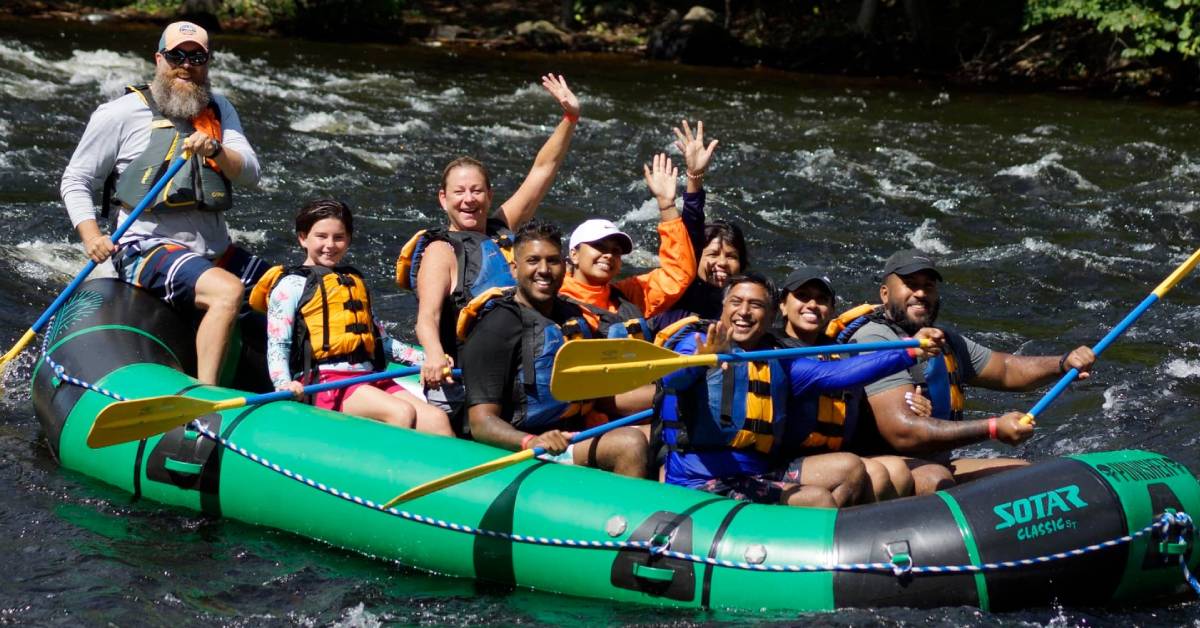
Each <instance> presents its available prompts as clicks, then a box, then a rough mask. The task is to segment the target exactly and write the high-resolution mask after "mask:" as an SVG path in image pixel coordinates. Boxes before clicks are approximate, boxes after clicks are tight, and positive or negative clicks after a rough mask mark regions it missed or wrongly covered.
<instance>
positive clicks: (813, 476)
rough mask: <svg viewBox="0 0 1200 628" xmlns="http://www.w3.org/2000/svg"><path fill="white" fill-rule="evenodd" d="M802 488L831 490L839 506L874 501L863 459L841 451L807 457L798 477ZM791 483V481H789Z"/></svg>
mask: <svg viewBox="0 0 1200 628" xmlns="http://www.w3.org/2000/svg"><path fill="white" fill-rule="evenodd" d="M796 479H798V480H799V482H798V483H799V484H800V485H802V486H805V487H807V486H816V487H818V488H823V489H825V490H826V491H829V493H830V494H831V495H833V499H834V501H836V502H837V505H838V507H839V508H840V507H842V506H852V505H854V504H861V503H865V502H869V501H873V499H871V498H870V497H868V496H869V495H870V491H871V486H870V482H869V481H868V478H867V470H866V468H865V467H864V466H863V461H862V458H859V457H858V456H856V455H854V454H850V453H845V452H839V453H832V454H818V455H815V456H805V457H804V458H803V462H802V463H801V467H800V476H799V478H796ZM788 480H789V481H791V480H792V478H788Z"/></svg>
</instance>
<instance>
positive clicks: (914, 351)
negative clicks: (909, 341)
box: [905, 347, 917, 360]
mask: <svg viewBox="0 0 1200 628" xmlns="http://www.w3.org/2000/svg"><path fill="white" fill-rule="evenodd" d="M905 351H907V352H908V357H910V358H912V359H914V360H915V359H917V349H916V347H909V348H907V349H905Z"/></svg>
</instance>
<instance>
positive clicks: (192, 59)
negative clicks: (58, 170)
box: [159, 48, 209, 66]
mask: <svg viewBox="0 0 1200 628" xmlns="http://www.w3.org/2000/svg"><path fill="white" fill-rule="evenodd" d="M159 54H161V55H162V56H163V58H164V59H166V60H167V63H170V64H171V65H182V64H183V61H184V60H185V59H186V60H187V62H188V63H190V64H192V65H197V66H198V65H204V64H206V63H208V59H209V56H208V53H207V52H204V51H203V50H196V51H194V52H184V51H182V50H179V49H178V48H176V49H175V50H166V51H163V52H160V53H159Z"/></svg>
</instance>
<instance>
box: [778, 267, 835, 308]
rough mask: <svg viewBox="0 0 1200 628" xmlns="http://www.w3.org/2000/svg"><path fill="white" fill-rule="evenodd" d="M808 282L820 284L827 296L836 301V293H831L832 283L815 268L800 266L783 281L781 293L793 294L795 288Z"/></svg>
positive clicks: (827, 276) (824, 274)
mask: <svg viewBox="0 0 1200 628" xmlns="http://www.w3.org/2000/svg"><path fill="white" fill-rule="evenodd" d="M810 281H818V282H820V283H821V285H822V286H824V287H825V289H826V290H828V291H829V296H831V297H833V299H834V300H836V299H837V293H836V292H834V291H833V282H832V281H830V280H829V275H828V274H827V273H826V272H825V271H824V270H822V269H820V268H817V267H815V266H801V267H800V268H797V269H796V270H793V271H792V272H791V274H789V275H788V276H787V279H785V280H784V281H783V291H784V293H788V292H795V291H796V289H797V288H799V287H800V286H803V285H804V284H806V283H808V282H810Z"/></svg>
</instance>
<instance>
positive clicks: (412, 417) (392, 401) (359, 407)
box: [342, 386, 417, 429]
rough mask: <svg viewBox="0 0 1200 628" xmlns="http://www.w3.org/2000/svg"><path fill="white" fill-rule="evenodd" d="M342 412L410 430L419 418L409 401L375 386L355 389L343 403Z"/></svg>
mask: <svg viewBox="0 0 1200 628" xmlns="http://www.w3.org/2000/svg"><path fill="white" fill-rule="evenodd" d="M342 412H345V413H346V414H353V415H354V416H360V417H364V418H367V419H375V420H376V421H382V422H384V423H387V424H388V425H394V426H396V427H403V428H408V429H412V427H413V424H414V423H415V422H416V418H417V411H416V410H414V409H413V407H412V405H410V404H409V403H408V402H407V401H404V400H403V399H399V398H397V397H393V396H391V395H389V394H387V393H385V392H383V391H382V390H379V389H378V388H375V387H374V386H359V387H358V388H355V389H354V392H352V393H350V395H349V396H347V397H346V400H345V401H343V402H342Z"/></svg>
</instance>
